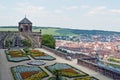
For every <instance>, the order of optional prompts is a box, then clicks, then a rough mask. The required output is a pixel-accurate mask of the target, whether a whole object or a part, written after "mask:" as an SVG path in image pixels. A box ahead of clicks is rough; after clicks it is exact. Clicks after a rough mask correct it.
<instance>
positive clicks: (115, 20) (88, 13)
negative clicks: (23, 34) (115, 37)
mask: <svg viewBox="0 0 120 80" xmlns="http://www.w3.org/2000/svg"><path fill="white" fill-rule="evenodd" d="M25 15H26V16H27V18H28V19H29V20H31V22H32V23H33V25H34V26H50V27H63V28H75V29H89V30H93V29H94V30H96V29H97V30H109V31H120V0H1V1H0V26H10V25H12V26H17V25H18V22H19V21H20V20H21V19H23V18H24V17H25Z"/></svg>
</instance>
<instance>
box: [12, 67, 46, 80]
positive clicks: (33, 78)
mask: <svg viewBox="0 0 120 80" xmlns="http://www.w3.org/2000/svg"><path fill="white" fill-rule="evenodd" d="M11 71H12V74H13V76H14V78H15V80H41V79H42V78H44V77H48V74H47V73H46V72H44V71H43V70H42V69H41V68H39V67H36V66H23V65H18V66H15V67H12V68H11Z"/></svg>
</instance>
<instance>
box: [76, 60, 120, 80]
mask: <svg viewBox="0 0 120 80" xmlns="http://www.w3.org/2000/svg"><path fill="white" fill-rule="evenodd" d="M77 64H79V65H83V66H85V67H87V68H90V69H92V70H94V71H96V72H99V73H101V74H103V75H105V76H107V77H110V78H113V79H114V80H120V73H118V72H115V71H113V70H110V69H107V68H104V67H101V66H98V65H96V64H94V63H91V62H89V61H86V60H82V59H78V61H77Z"/></svg>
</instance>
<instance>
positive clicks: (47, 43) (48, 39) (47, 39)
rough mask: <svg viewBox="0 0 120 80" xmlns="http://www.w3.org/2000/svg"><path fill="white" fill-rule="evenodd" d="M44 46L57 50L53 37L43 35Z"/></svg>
mask: <svg viewBox="0 0 120 80" xmlns="http://www.w3.org/2000/svg"><path fill="white" fill-rule="evenodd" d="M42 45H44V46H47V47H50V48H53V49H54V48H55V39H54V37H53V36H52V35H48V34H45V35H42Z"/></svg>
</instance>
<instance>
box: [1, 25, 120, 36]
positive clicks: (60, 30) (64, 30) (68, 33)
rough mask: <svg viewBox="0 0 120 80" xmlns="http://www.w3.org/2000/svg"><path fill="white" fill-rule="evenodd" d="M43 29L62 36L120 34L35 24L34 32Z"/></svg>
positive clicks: (5, 27)
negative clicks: (37, 25)
mask: <svg viewBox="0 0 120 80" xmlns="http://www.w3.org/2000/svg"><path fill="white" fill-rule="evenodd" d="M40 29H41V30H42V34H51V35H61V36H77V35H87V34H89V35H96V34H100V35H112V34H120V32H115V31H103V30H79V29H68V28H56V27H36V26H33V32H39V31H40ZM0 31H18V28H17V26H0Z"/></svg>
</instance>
